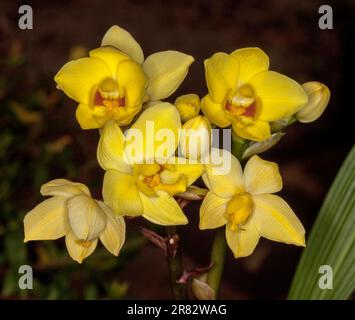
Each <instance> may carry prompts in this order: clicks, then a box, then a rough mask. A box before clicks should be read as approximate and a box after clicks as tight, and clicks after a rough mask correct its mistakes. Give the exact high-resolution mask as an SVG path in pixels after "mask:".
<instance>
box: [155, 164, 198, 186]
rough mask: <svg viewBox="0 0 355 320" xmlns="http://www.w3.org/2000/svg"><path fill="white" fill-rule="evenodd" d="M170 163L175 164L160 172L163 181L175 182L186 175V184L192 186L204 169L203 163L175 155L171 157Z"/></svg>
mask: <svg viewBox="0 0 355 320" xmlns="http://www.w3.org/2000/svg"><path fill="white" fill-rule="evenodd" d="M179 162H180V164H179ZM169 163H171V164H173V165H172V166H170V167H169V169H164V170H163V171H162V172H161V173H160V178H161V181H162V183H167V184H173V183H176V182H177V181H178V180H179V179H180V177H181V176H184V177H185V178H186V186H190V185H191V184H193V183H194V182H195V181H196V180H197V179H198V178H199V177H200V176H201V174H202V172H203V171H204V167H203V165H202V164H200V163H198V162H197V161H193V160H187V159H184V158H177V157H173V158H171V159H169Z"/></svg>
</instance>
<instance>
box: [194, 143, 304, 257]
mask: <svg viewBox="0 0 355 320" xmlns="http://www.w3.org/2000/svg"><path fill="white" fill-rule="evenodd" d="M220 152H223V159H227V158H225V157H228V159H230V161H231V162H230V164H231V166H230V170H229V171H228V172H227V173H223V174H220V173H221V172H222V171H220V169H221V168H220V167H218V166H216V165H206V173H205V174H203V176H202V178H203V181H204V182H205V184H206V185H207V187H208V188H209V190H210V191H209V193H208V194H207V196H206V197H205V199H204V200H203V202H202V205H201V208H200V229H214V228H218V227H221V226H224V225H226V229H225V232H226V240H227V243H228V245H229V247H230V249H231V250H232V251H233V253H234V256H235V258H239V257H246V256H249V255H250V254H252V253H253V251H254V249H255V247H256V245H257V243H258V241H259V238H260V237H261V236H262V237H264V238H267V239H270V240H273V241H279V242H284V243H288V244H294V245H298V246H305V238H304V234H305V230H304V228H303V226H302V224H301V222H300V221H299V220H298V218H297V217H296V215H295V213H294V212H293V211H292V209H291V208H290V207H289V205H288V204H287V203H286V202H285V201H284V200H283V199H282V198H280V197H279V196H276V195H273V194H272V193H275V192H278V191H280V190H281V189H282V179H281V176H280V173H279V170H278V166H277V164H276V163H274V162H269V161H265V160H262V159H261V158H260V157H258V156H256V155H255V156H253V157H251V158H250V159H249V161H248V162H247V164H246V166H245V169H244V173H243V170H242V168H241V165H240V163H239V161H238V160H237V158H235V157H234V156H233V155H232V154H230V153H229V152H228V151H226V150H223V151H221V150H217V149H213V150H212V152H211V154H212V155H213V153H220Z"/></svg>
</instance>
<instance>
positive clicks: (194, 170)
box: [97, 103, 203, 225]
mask: <svg viewBox="0 0 355 320" xmlns="http://www.w3.org/2000/svg"><path fill="white" fill-rule="evenodd" d="M149 125H153V126H154V128H153V129H152V131H150V132H147V129H148V127H149ZM180 128H181V120H180V115H179V113H178V111H177V109H176V108H175V107H174V106H173V105H172V104H169V103H158V104H156V105H154V106H153V107H150V108H148V109H146V110H145V111H144V112H143V113H142V114H141V115H140V117H139V118H138V120H137V121H136V122H135V123H134V124H133V125H132V127H131V128H130V129H128V130H127V131H126V132H125V135H124V134H123V132H122V130H121V128H120V127H119V126H117V124H115V122H113V121H109V122H107V123H106V124H105V126H104V127H103V129H102V132H101V138H100V142H99V146H98V150H97V158H98V161H99V163H100V165H101V167H102V168H103V169H104V170H106V173H105V177H104V186H103V197H104V200H105V203H107V204H108V205H109V206H110V207H112V208H113V210H114V212H115V213H116V214H118V215H128V216H140V215H141V216H143V217H144V218H146V219H148V220H150V221H151V222H153V223H157V224H161V225H178V224H186V223H187V222H188V221H187V218H186V216H185V215H184V213H183V211H182V210H181V208H180V207H179V205H178V204H177V202H176V201H175V199H174V197H173V196H174V195H177V194H179V193H183V192H185V191H186V188H187V187H188V186H190V185H191V184H192V183H193V182H194V181H195V180H196V179H198V178H199V177H200V175H201V173H202V171H203V166H202V165H201V164H199V163H197V162H194V161H192V160H189V163H184V164H182V163H180V164H179V163H178V162H179V160H185V162H186V159H182V158H177V157H175V155H174V154H175V151H176V149H177V146H178V143H179V129H180ZM164 129H165V130H167V131H166V132H168V133H170V137H171V138H172V140H169V141H164V140H165V139H158V136H157V135H159V132H162V131H161V130H164ZM137 131H138V132H139V133H141V135H142V138H143V139H142V140H137V141H136V140H133V142H134V143H133V142H132V141H129V137H130V136H132V133H135V132H137ZM160 138H162V137H160ZM132 145H133V146H134V147H135V148H134V150H135V152H133V153H134V157H133V156H132V155H130V154H129V152H128V150H129V149H131V150H132ZM158 151H159V154H160V156H157V152H158ZM137 159H138V160H140V161H138V160H137Z"/></svg>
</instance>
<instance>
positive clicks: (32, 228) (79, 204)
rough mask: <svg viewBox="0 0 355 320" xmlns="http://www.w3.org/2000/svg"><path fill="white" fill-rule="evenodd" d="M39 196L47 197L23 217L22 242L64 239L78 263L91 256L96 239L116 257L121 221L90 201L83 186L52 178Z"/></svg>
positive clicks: (122, 234) (123, 227)
mask: <svg viewBox="0 0 355 320" xmlns="http://www.w3.org/2000/svg"><path fill="white" fill-rule="evenodd" d="M41 194H42V195H44V196H51V198H49V199H47V200H44V201H43V202H41V203H40V204H39V205H37V206H36V207H35V208H34V209H32V210H31V211H30V212H28V213H27V214H26V216H25V218H24V227H25V240H24V241H25V242H27V241H32V240H55V239H58V238H61V237H65V243H66V246H67V249H68V252H69V255H70V256H71V257H72V258H73V259H74V260H75V261H77V262H79V263H81V262H82V261H83V260H84V259H85V258H86V257H88V256H89V255H91V254H92V252H93V251H94V250H95V248H96V246H97V242H98V239H100V240H101V242H102V243H103V245H104V246H105V247H106V249H107V250H108V251H110V252H111V253H112V254H114V255H115V256H117V255H118V254H119V252H120V250H121V248H122V246H123V243H124V241H125V232H126V225H125V222H124V219H123V218H122V217H118V216H116V215H115V214H114V213H113V212H112V210H111V209H110V208H109V207H108V206H107V205H105V204H104V203H103V202H102V201H98V200H95V199H92V198H91V195H90V191H89V189H88V188H87V187H86V186H85V185H83V184H81V183H76V182H71V181H69V180H65V179H56V180H52V181H50V182H47V183H46V184H44V185H42V187H41Z"/></svg>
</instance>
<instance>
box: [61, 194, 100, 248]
mask: <svg viewBox="0 0 355 320" xmlns="http://www.w3.org/2000/svg"><path fill="white" fill-rule="evenodd" d="M67 207H68V220H69V225H70V228H71V230H72V232H73V234H74V235H75V237H76V238H78V239H80V240H85V241H92V240H95V239H97V238H98V237H99V234H100V233H101V232H102V231H103V230H104V229H105V226H106V216H105V213H104V212H103V211H102V209H101V207H100V206H99V205H98V204H97V202H96V200H94V199H92V198H89V197H88V196H85V195H78V196H74V197H73V198H70V199H69V200H68V201H67Z"/></svg>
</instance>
